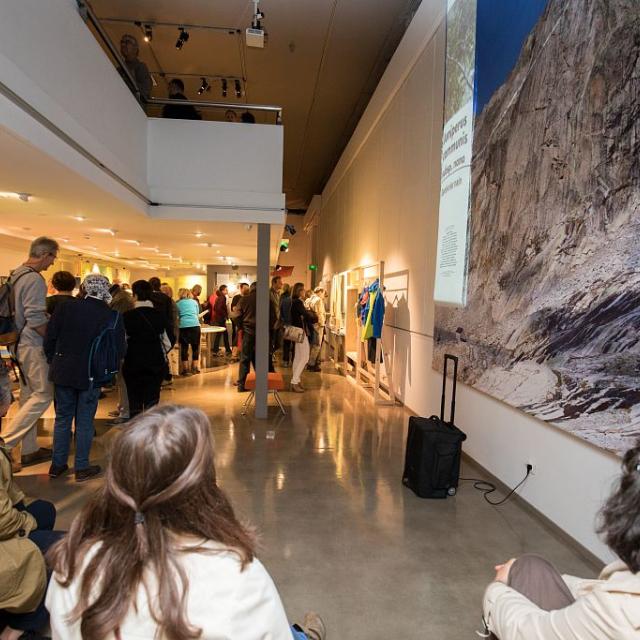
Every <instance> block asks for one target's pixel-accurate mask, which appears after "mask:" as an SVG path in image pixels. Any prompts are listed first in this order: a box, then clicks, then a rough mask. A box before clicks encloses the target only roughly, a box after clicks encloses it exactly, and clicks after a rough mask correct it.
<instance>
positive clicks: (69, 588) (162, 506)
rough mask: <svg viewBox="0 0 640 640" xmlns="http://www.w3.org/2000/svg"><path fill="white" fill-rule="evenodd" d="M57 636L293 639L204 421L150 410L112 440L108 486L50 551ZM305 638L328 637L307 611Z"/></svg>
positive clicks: (192, 414) (89, 639)
mask: <svg viewBox="0 0 640 640" xmlns="http://www.w3.org/2000/svg"><path fill="white" fill-rule="evenodd" d="M50 559H51V561H52V564H53V567H54V571H55V573H54V578H53V580H52V581H51V586H50V588H49V592H48V594H47V608H48V609H49V612H50V614H51V630H52V633H53V638H54V640H56V639H60V640H62V639H64V640H81V639H84V640H106V639H109V640H112V639H113V638H116V639H122V640H127V639H128V638H162V639H165V638H166V639H167V640H187V639H190V638H202V639H204V640H227V639H228V640H231V639H233V640H256V639H257V638H272V639H273V640H291V637H292V631H291V629H290V627H289V625H288V623H287V617H286V615H285V612H284V608H283V606H282V602H281V601H280V597H279V595H278V592H277V590H276V587H275V585H274V584H273V582H272V580H271V578H270V576H269V574H268V573H267V571H266V570H265V568H264V567H263V565H262V564H261V563H260V561H259V560H258V559H257V558H256V556H255V542H254V539H253V536H252V534H251V532H250V531H249V530H248V529H247V528H246V527H245V526H243V525H242V524H241V523H240V522H239V521H238V519H237V518H236V516H235V514H234V511H233V508H232V507H231V504H230V503H229V501H228V499H227V498H226V496H225V495H224V493H223V492H222V491H221V490H220V488H219V487H218V486H217V484H216V473H215V468H214V464H213V444H212V440H211V436H210V425H209V421H208V419H207V417H206V415H205V414H204V413H202V412H201V411H199V410H197V409H191V408H187V407H179V406H172V405H169V406H162V407H156V408H154V409H152V410H150V411H148V412H146V413H144V414H142V415H141V416H139V417H138V418H137V419H135V420H133V421H132V422H130V423H129V424H128V425H127V426H126V427H125V429H124V430H123V432H122V434H121V435H120V436H119V437H118V438H117V439H116V441H115V444H114V447H113V451H112V456H111V460H110V462H109V466H108V469H107V473H106V479H105V483H104V485H103V486H102V487H101V488H100V489H99V490H98V492H97V493H96V494H95V495H94V496H93V497H92V498H91V500H90V501H89V503H88V504H87V505H86V506H85V507H84V509H83V510H82V511H81V513H80V514H79V515H78V516H77V517H76V518H75V520H74V522H73V524H72V525H71V530H70V531H69V534H68V536H67V537H66V538H65V539H64V540H63V541H62V542H61V543H59V544H58V545H57V546H56V547H55V548H54V549H53V550H52V553H51V558H50ZM305 622H306V623H307V628H306V629H304V632H305V634H306V637H308V638H309V639H310V640H322V639H323V638H324V626H323V624H322V621H321V620H320V619H319V618H318V617H317V616H316V615H315V614H312V615H308V616H307V618H306V619H305Z"/></svg>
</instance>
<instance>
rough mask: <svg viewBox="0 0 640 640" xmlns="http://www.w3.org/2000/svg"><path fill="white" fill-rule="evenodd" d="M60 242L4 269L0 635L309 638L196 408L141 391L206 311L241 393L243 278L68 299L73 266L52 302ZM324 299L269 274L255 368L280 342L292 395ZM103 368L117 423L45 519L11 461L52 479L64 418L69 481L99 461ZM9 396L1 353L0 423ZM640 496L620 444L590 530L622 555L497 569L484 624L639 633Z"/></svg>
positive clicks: (315, 626) (525, 561)
mask: <svg viewBox="0 0 640 640" xmlns="http://www.w3.org/2000/svg"><path fill="white" fill-rule="evenodd" d="M57 252H58V245H57V243H56V241H55V240H52V239H50V238H45V237H41V238H37V239H36V240H34V241H33V243H32V245H31V247H30V252H29V257H28V259H27V260H26V261H25V263H24V264H22V265H20V266H19V267H18V268H16V269H15V270H14V271H13V272H12V275H11V278H10V284H11V294H12V309H13V312H14V322H15V327H16V331H17V339H16V341H15V342H14V343H13V344H12V345H11V350H12V354H13V357H14V360H15V362H16V363H17V364H18V369H19V373H20V387H21V389H20V402H21V407H20V409H19V410H18V411H17V412H16V414H15V416H14V418H13V420H12V421H11V422H10V424H9V426H8V428H7V429H5V430H3V431H2V433H3V437H2V438H0V558H2V562H0V640H19V639H21V638H27V639H28V638H31V639H37V638H41V637H42V636H41V635H39V634H40V633H41V632H42V631H43V629H45V628H46V626H47V623H48V622H49V621H50V625H51V631H52V635H53V638H54V639H65V640H66V639H70V640H73V639H74V638H78V639H80V638H83V637H86V638H107V637H122V638H126V637H133V636H134V635H135V636H136V637H140V636H142V637H158V636H163V637H164V636H166V637H174V638H188V637H202V638H217V637H228V638H234V639H236V638H237V639H238V640H242V639H246V640H250V639H253V638H255V637H271V638H274V639H278V640H285V639H287V640H290V639H291V638H292V637H293V638H294V639H300V640H323V639H324V638H325V637H326V630H325V626H324V623H323V621H322V619H321V618H320V617H319V616H318V615H317V614H315V613H309V614H307V615H306V616H305V618H304V620H303V621H302V624H301V625H293V627H291V626H290V625H289V623H288V621H287V617H286V614H285V612H284V607H283V605H282V602H281V600H280V597H279V595H278V592H277V589H276V587H275V585H274V584H273V581H272V580H271V578H270V576H269V574H268V573H267V571H266V569H265V568H264V566H263V565H262V564H261V563H260V562H259V560H258V559H257V558H256V545H255V540H254V537H253V534H252V532H251V530H250V529H249V528H247V525H245V524H243V523H241V522H240V521H239V520H238V519H237V518H236V516H235V514H234V511H233V508H232V506H231V504H230V502H229V500H228V498H227V497H226V496H225V495H224V493H223V492H222V491H221V489H220V488H219V486H218V484H217V482H216V475H215V467H214V462H213V443H212V440H211V433H210V424H209V421H208V419H207V417H206V416H205V415H204V414H203V413H202V412H200V411H199V410H197V409H193V408H186V407H178V406H175V405H165V406H161V407H156V406H155V405H157V404H158V401H159V397H160V390H161V386H162V384H163V382H164V381H166V380H167V379H168V378H169V377H170V374H169V371H168V364H167V352H168V351H170V350H172V347H173V346H174V344H175V343H176V341H177V342H178V343H179V345H180V363H181V366H182V372H183V373H184V372H185V371H188V374H189V375H191V374H193V373H198V372H199V370H198V365H197V362H198V357H199V352H198V350H199V349H200V340H199V339H198V340H196V339H195V337H194V336H195V335H196V333H199V331H200V326H201V325H200V319H201V318H202V317H203V316H204V315H205V314H206V313H207V311H209V312H210V316H209V322H210V323H211V324H212V326H214V327H218V328H222V327H223V326H224V331H225V333H226V331H227V320H228V319H229V320H230V321H231V324H232V325H233V332H232V336H233V339H232V342H234V348H236V347H239V348H240V353H241V358H240V367H239V376H238V389H239V390H240V391H243V390H244V387H245V381H246V376H247V374H248V372H249V369H250V367H251V365H252V364H253V365H254V366H255V336H256V299H257V287H256V283H253V284H251V285H250V286H249V285H248V284H244V283H243V284H242V285H241V286H240V287H239V290H238V293H237V294H236V295H235V296H234V297H233V299H232V300H230V301H229V300H228V297H227V294H228V289H227V288H226V287H224V286H222V287H219V288H218V289H217V291H216V292H215V294H214V297H213V299H210V300H208V301H207V302H205V303H204V304H203V305H201V304H200V302H199V297H200V296H201V295H202V288H201V287H199V286H196V287H193V288H192V289H191V290H189V289H180V290H179V292H178V300H177V302H176V301H174V300H173V291H172V290H171V288H170V287H169V286H168V285H167V284H166V283H165V284H163V283H161V282H160V281H159V280H158V279H157V278H152V279H150V280H149V281H146V280H138V281H136V282H134V283H133V285H132V286H131V290H130V291H129V289H128V287H127V286H126V285H124V284H122V285H111V284H110V283H109V281H108V279H107V278H106V277H105V276H102V275H100V274H89V275H87V276H86V277H85V278H84V279H83V281H82V283H81V285H80V291H79V293H78V294H77V295H76V296H74V295H73V292H74V289H72V288H71V286H72V284H71V283H72V280H73V282H74V284H75V278H74V276H73V275H72V274H69V273H66V272H57V273H56V274H55V276H54V278H53V283H54V287H55V290H56V291H57V293H56V294H55V295H54V296H51V298H52V299H51V300H50V302H48V300H47V298H46V294H47V285H46V283H45V281H44V278H43V277H42V275H41V272H42V271H44V270H46V269H47V268H48V267H50V266H51V265H52V263H53V262H54V260H55V258H56V256H57ZM58 287H59V288H58ZM324 296H325V292H324V291H323V289H321V288H317V289H315V291H305V287H304V285H303V283H296V284H295V285H294V286H293V287H292V288H289V287H288V286H287V285H283V283H282V281H281V279H280V278H278V277H277V276H276V277H274V278H273V280H272V282H271V291H270V305H269V308H270V313H269V329H270V337H271V340H270V345H271V348H270V363H269V366H270V369H273V359H274V357H275V356H277V354H278V352H279V351H280V350H282V355H281V360H280V361H281V364H283V365H286V364H288V363H289V362H290V360H291V358H292V359H293V362H292V389H293V391H296V392H302V391H304V385H303V382H302V376H303V372H304V371H305V370H311V371H316V370H317V369H318V363H319V359H318V358H319V353H320V347H321V344H322V340H323V333H324V322H325V315H326V314H325V307H324ZM47 304H48V305H49V306H48V307H47ZM223 305H224V308H223ZM47 308H49V309H50V310H51V313H50V314H49V313H48V312H47ZM193 330H195V331H193ZM292 336H295V338H292ZM287 344H288V345H289V346H288V349H286V350H285V348H286V346H287ZM218 346H219V344H218V345H215V346H214V349H215V350H217V349H218ZM227 346H228V345H227V344H226V343H225V347H227ZM227 351H228V349H227ZM189 355H190V357H191V364H190V365H189ZM187 367H188V369H187ZM113 376H117V377H118V379H119V380H120V382H121V383H122V382H123V383H124V384H121V386H122V387H123V388H124V393H123V394H122V395H121V396H120V398H119V400H120V407H119V410H118V414H117V417H118V418H120V417H122V416H123V415H126V416H127V418H128V420H127V422H126V424H125V425H124V426H123V427H122V431H121V433H120V434H119V435H118V436H117V438H116V439H115V441H114V446H113V450H112V454H111V456H110V459H109V461H108V463H107V465H108V466H107V473H106V477H105V480H104V482H103V483H102V484H101V486H100V487H99V488H98V490H97V491H96V492H95V493H94V494H93V495H92V497H91V498H90V500H89V501H88V503H87V504H86V506H85V507H84V508H83V509H82V510H81V512H80V513H79V514H78V515H77V516H76V518H75V520H74V522H73V524H72V526H71V530H70V531H69V532H68V533H67V532H62V531H57V530H56V529H55V526H56V508H55V506H54V505H53V504H51V503H50V502H46V501H43V500H38V499H35V500H29V499H28V498H27V497H26V496H25V495H24V493H23V492H22V491H21V490H20V488H19V486H18V485H17V483H16V481H15V478H14V473H15V471H16V470H17V469H20V467H21V466H26V465H30V464H35V463H36V462H43V461H45V460H51V466H50V469H49V475H50V476H51V477H52V478H57V477H60V476H61V475H64V474H65V473H67V472H68V471H69V467H68V457H69V453H70V449H71V430H72V424H73V422H74V421H75V462H74V471H75V479H76V481H78V482H82V481H85V480H88V479H90V478H93V477H95V476H97V475H98V474H99V473H100V471H101V469H100V467H99V466H98V465H95V464H93V465H92V464H91V462H90V452H91V443H92V440H93V436H94V417H95V413H96V408H97V406H98V399H99V395H100V389H101V387H102V386H103V385H104V384H106V383H108V382H109V381H110V380H111V379H112V378H113ZM52 399H55V409H56V418H55V423H54V437H53V450H49V449H44V448H38V446H37V442H36V421H37V419H38V417H40V416H41V415H42V413H43V412H44V410H46V408H47V407H48V406H49V404H50V402H51V400H52ZM11 401H12V397H11V389H10V382H9V376H8V371H7V369H6V367H4V366H3V367H0V420H1V419H2V417H3V416H5V415H6V413H7V411H8V410H9V407H10V404H11ZM0 426H1V425H0ZM21 447H22V455H20V448H21ZM639 497H640V445H639V446H637V447H635V448H634V449H632V450H630V451H629V452H628V453H627V454H626V456H625V458H624V461H623V465H622V476H621V480H620V483H619V486H618V488H617V489H616V491H615V492H614V493H613V495H612V496H611V497H610V498H609V499H608V501H607V502H606V504H605V506H604V508H603V511H602V514H601V523H600V532H601V533H602V535H603V538H604V540H605V541H606V543H607V544H608V545H609V547H610V548H611V550H612V551H613V552H614V553H615V554H616V555H617V556H618V558H619V560H618V561H616V562H615V563H613V564H611V565H610V566H608V567H607V568H606V569H605V570H604V571H603V572H602V574H601V575H600V577H599V579H597V580H582V579H579V578H575V577H572V576H566V575H561V574H559V573H558V572H557V571H556V569H555V568H554V567H553V566H552V565H551V564H550V563H548V562H547V561H546V560H544V559H542V558H540V557H537V556H531V555H524V556H521V557H520V558H517V559H511V560H509V561H508V562H506V563H504V564H500V565H498V566H496V578H495V581H494V582H492V583H491V584H490V585H489V587H488V588H487V590H486V593H485V598H484V604H483V609H484V622H485V632H484V635H485V636H486V637H491V638H497V639H499V640H529V639H533V638H547V637H549V638H551V637H554V638H557V639H558V640H578V639H581V640H589V639H593V640H595V639H596V638H604V639H611V640H613V639H614V638H627V637H629V638H631V637H635V636H636V635H637V631H638V628H639V627H638V606H637V594H638V588H639V586H640V578H639V577H638V576H639V575H640V563H639V558H640V553H639V549H640V539H639V538H638V531H639V530H640V525H639V524H638V523H639V522H640V512H639V510H638V498H639ZM45 554H47V555H46V557H47V558H48V560H49V561H50V563H51V564H50V567H49V570H47V567H46V564H45Z"/></svg>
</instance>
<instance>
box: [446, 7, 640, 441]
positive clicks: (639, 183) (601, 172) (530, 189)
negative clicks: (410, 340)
mask: <svg viewBox="0 0 640 640" xmlns="http://www.w3.org/2000/svg"><path fill="white" fill-rule="evenodd" d="M481 3H482V0H479V4H478V7H479V14H478V21H479V26H478V32H477V36H476V38H477V46H478V48H479V50H480V48H481V47H482V46H483V44H482V41H481V34H482V33H483V30H482V29H481V28H480V20H481V19H482V18H481V14H480V5H481ZM543 5H544V6H543V7H542V8H541V11H540V14H539V16H537V17H536V21H535V23H534V25H533V28H532V29H531V31H530V32H529V33H528V35H527V37H526V38H524V41H523V42H522V46H521V48H520V49H519V54H518V55H517V58H516V61H515V64H514V65H513V66H512V68H511V69H510V71H509V72H508V73H507V74H505V75H506V77H505V78H504V79H503V80H502V81H501V84H500V85H499V86H495V87H494V88H492V91H491V95H488V96H486V102H482V100H481V101H480V102H481V104H480V105H479V107H478V109H477V111H476V116H475V124H474V127H475V135H474V142H473V161H472V186H471V202H470V221H469V255H468V281H467V292H468V294H467V296H468V297H467V304H466V306H465V307H464V308H454V307H445V306H438V307H437V309H436V327H435V351H434V354H435V355H434V366H435V367H436V368H440V369H441V367H442V357H443V354H444V353H454V354H457V355H459V356H460V360H461V365H462V366H461V378H462V380H463V381H464V382H465V383H467V384H470V385H472V386H473V387H475V388H476V389H479V390H481V391H483V392H486V393H488V394H490V395H492V396H494V397H496V398H499V399H501V400H503V401H505V402H507V403H509V404H511V405H513V406H515V407H518V408H520V409H522V410H524V411H526V412H527V413H530V414H532V415H534V416H536V417H537V418H540V419H542V420H545V421H548V422H550V423H552V424H553V425H556V426H557V427H559V428H561V429H563V430H565V431H568V432H570V433H572V434H575V435H576V436H579V437H581V438H584V439H585V440H587V441H589V442H591V443H592V444H594V445H596V446H599V447H603V448H605V449H608V450H610V451H615V452H617V453H621V452H623V451H625V450H626V449H627V448H629V447H630V446H632V444H633V443H634V442H635V440H636V439H637V438H638V437H639V436H640V210H639V207H640V2H639V1H638V0H571V1H567V0H548V2H544V3H543ZM485 15H487V14H486V12H485ZM490 31H491V30H490V29H489V30H487V33H490ZM476 60H477V64H478V67H477V68H476V77H477V81H478V82H481V78H482V76H483V69H482V66H481V65H482V60H483V58H482V56H480V55H478V56H477V57H476ZM481 93H482V92H481V91H480V92H479V94H478V95H479V96H480V95H481Z"/></svg>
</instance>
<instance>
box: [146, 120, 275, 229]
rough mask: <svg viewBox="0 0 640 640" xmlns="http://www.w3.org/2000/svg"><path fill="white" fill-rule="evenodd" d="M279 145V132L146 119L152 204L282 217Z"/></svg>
mask: <svg viewBox="0 0 640 640" xmlns="http://www.w3.org/2000/svg"><path fill="white" fill-rule="evenodd" d="M283 142H284V140H283V128H282V127H281V126H274V125H260V124H240V123H229V122H208V121H207V122H205V121H182V120H162V119H158V118H150V119H149V121H148V182H149V187H150V196H151V200H152V201H154V202H162V203H166V204H180V205H195V206H203V205H206V206H220V207H226V208H229V209H242V208H249V209H251V208H263V209H267V210H268V209H275V210H278V211H279V212H282V210H283V209H284V194H283V193H282V160H283V155H282V154H283ZM151 214H152V215H153V211H151ZM278 222H282V218H279V219H278Z"/></svg>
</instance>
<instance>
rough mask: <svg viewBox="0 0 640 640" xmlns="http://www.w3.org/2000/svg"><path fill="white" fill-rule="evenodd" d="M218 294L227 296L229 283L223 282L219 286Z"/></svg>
mask: <svg viewBox="0 0 640 640" xmlns="http://www.w3.org/2000/svg"><path fill="white" fill-rule="evenodd" d="M218 294H219V295H221V296H226V295H227V285H226V284H221V285H220V286H219V287H218Z"/></svg>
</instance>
